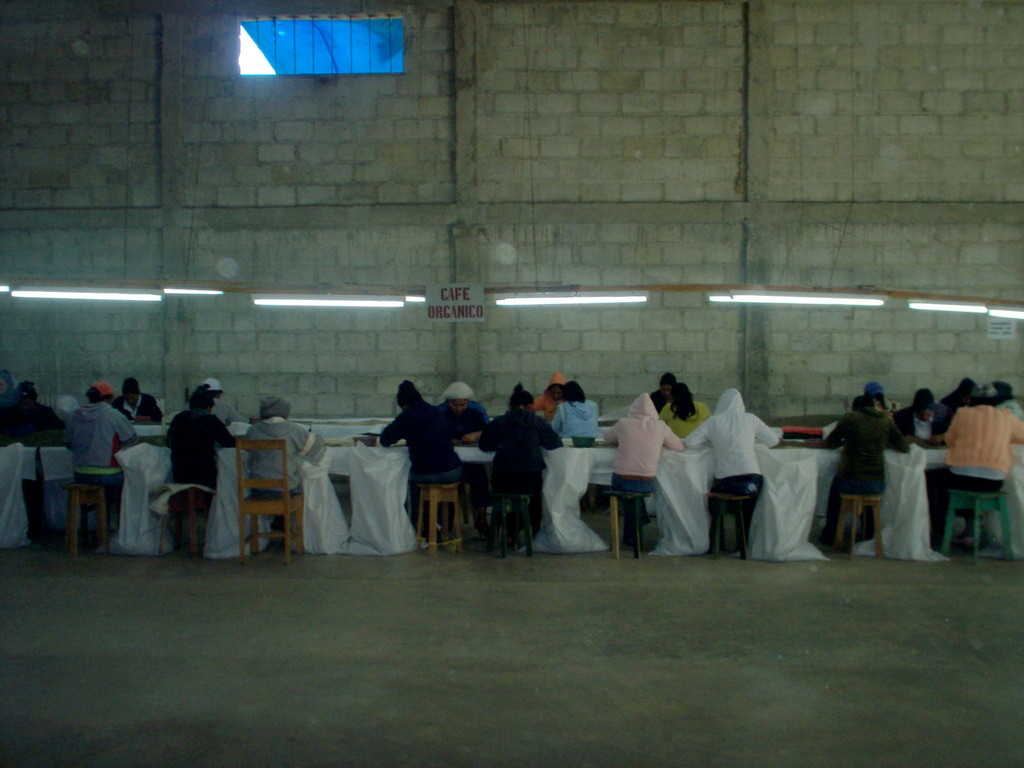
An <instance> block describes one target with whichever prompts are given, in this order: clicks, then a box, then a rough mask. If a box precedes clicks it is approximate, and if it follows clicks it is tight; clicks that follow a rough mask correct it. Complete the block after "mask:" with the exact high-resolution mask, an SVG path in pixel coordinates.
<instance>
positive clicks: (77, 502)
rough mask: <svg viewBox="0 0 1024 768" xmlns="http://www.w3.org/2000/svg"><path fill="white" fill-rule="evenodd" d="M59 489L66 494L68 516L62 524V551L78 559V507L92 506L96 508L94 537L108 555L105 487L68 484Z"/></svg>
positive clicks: (108, 537)
mask: <svg viewBox="0 0 1024 768" xmlns="http://www.w3.org/2000/svg"><path fill="white" fill-rule="evenodd" d="M61 488H63V489H64V490H65V491H67V492H68V515H67V520H66V521H65V523H64V551H65V552H67V553H68V554H69V555H71V557H78V511H79V507H82V506H84V505H92V506H95V507H96V535H97V537H98V538H99V540H100V543H101V544H102V545H103V549H104V551H105V552H106V553H107V554H108V555H109V554H110V535H109V533H110V532H109V531H108V530H107V497H106V490H107V489H106V486H103V485H89V484H86V483H69V484H67V485H62V486H61ZM86 520H88V518H86ZM85 527H86V531H88V528H89V525H88V523H86V526H85ZM87 537H88V533H87Z"/></svg>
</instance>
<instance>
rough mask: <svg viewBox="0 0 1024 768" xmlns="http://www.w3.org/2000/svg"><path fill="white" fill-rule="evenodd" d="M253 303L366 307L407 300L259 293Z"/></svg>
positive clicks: (271, 305) (381, 297) (394, 303)
mask: <svg viewBox="0 0 1024 768" xmlns="http://www.w3.org/2000/svg"><path fill="white" fill-rule="evenodd" d="M252 303H253V304H258V305H260V306H264V307H313V308H318V307H319V308H329V307H361V308H366V309H373V308H388V307H403V306H405V302H404V301H403V300H402V299H401V298H400V297H398V296H374V297H370V296H332V295H330V294H326V295H324V294H321V295H311V294H291V295H288V294H270V293H257V294H255V295H254V296H253V297H252Z"/></svg>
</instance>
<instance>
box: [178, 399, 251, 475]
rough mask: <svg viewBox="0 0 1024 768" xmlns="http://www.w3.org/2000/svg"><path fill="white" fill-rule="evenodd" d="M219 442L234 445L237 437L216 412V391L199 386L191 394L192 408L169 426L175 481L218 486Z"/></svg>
mask: <svg viewBox="0 0 1024 768" xmlns="http://www.w3.org/2000/svg"><path fill="white" fill-rule="evenodd" d="M218 445H219V446H221V447H223V448H234V447H235V438H234V437H233V436H232V434H231V433H230V432H228V428H227V427H225V426H224V422H222V421H221V420H220V419H218V418H217V417H216V416H214V415H213V395H211V394H210V392H209V390H207V389H197V390H196V391H195V392H193V393H192V396H191V397H190V398H189V401H188V408H186V409H185V410H184V411H182V412H181V413H179V414H177V415H176V416H175V417H174V418H173V419H171V423H170V426H168V427H167V447H168V448H170V449H171V473H172V476H173V477H174V482H176V483H189V484H196V485H205V486H206V487H207V488H212V489H214V490H217V446H218Z"/></svg>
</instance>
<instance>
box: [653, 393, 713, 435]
mask: <svg viewBox="0 0 1024 768" xmlns="http://www.w3.org/2000/svg"><path fill="white" fill-rule="evenodd" d="M710 416H711V410H710V409H709V408H708V407H707V405H706V404H704V403H702V402H700V401H699V400H694V399H693V393H692V392H690V388H689V387H688V386H686V385H685V384H684V383H683V382H681V381H680V382H677V383H675V384H673V385H672V400H671V401H669V402H667V403H665V405H664V406H663V407H662V409H661V412H660V413H658V418H659V419H661V420H662V421H664V422H665V423H666V424H668V426H669V429H671V430H672V432H673V433H674V434H675V436H676V437H678V438H680V439H685V438H687V437H689V436H690V433H691V432H693V430H695V429H696V428H697V427H699V426H700V425H701V424H703V423H704V422H705V421H707V419H708V418H709V417H710Z"/></svg>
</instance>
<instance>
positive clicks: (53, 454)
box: [39, 447, 94, 531]
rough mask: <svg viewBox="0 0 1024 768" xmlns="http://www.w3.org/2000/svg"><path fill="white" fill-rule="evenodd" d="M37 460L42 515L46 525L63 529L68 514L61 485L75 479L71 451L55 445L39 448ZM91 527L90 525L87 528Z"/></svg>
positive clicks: (66, 496)
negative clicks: (41, 489)
mask: <svg viewBox="0 0 1024 768" xmlns="http://www.w3.org/2000/svg"><path fill="white" fill-rule="evenodd" d="M39 461H40V464H41V465H42V468H43V516H44V518H45V520H46V527H47V528H49V529H50V530H54V531H63V530H64V523H65V520H66V519H67V515H68V492H67V491H65V490H64V489H63V488H62V487H61V486H62V485H67V484H68V483H73V482H74V481H75V469H74V466H73V464H72V459H71V451H69V450H68V449H67V448H57V447H52V448H40V449H39ZM92 517H93V516H92V515H90V518H92ZM79 524H80V525H81V522H79ZM93 527H94V526H92V525H90V526H89V529H90V530H92V528H93Z"/></svg>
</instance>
